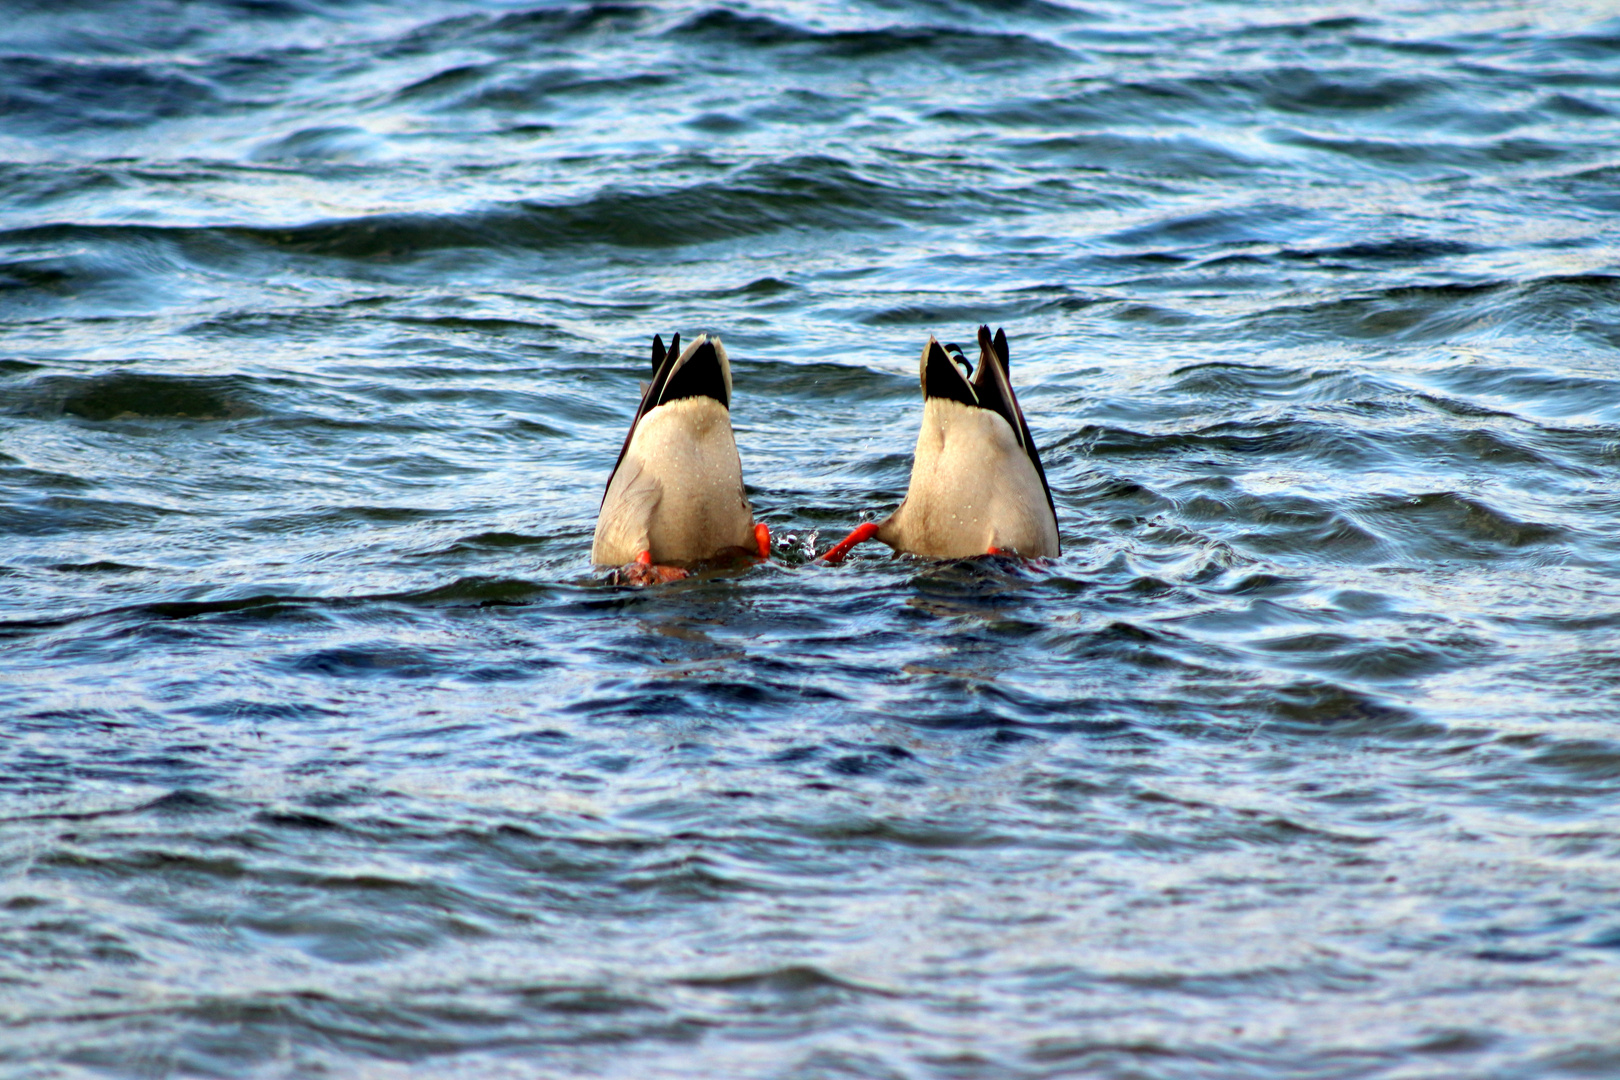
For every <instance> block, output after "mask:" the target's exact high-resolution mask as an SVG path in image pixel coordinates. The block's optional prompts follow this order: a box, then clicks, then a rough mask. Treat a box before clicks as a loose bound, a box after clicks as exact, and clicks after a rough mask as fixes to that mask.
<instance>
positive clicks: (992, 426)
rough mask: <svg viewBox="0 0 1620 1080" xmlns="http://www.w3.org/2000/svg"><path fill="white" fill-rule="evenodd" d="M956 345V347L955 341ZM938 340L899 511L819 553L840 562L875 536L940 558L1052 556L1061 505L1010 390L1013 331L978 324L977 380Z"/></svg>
mask: <svg viewBox="0 0 1620 1080" xmlns="http://www.w3.org/2000/svg"><path fill="white" fill-rule="evenodd" d="M953 348H954V346H953ZM956 353H957V358H956V359H953V358H952V356H951V354H950V353H948V352H947V351H946V348H945V347H944V346H942V345H940V343H939V342H938V341H936V340H935V339H934V338H933V337H932V336H930V337H929V338H928V344H927V345H925V346H924V347H923V351H922V364H921V377H922V392H923V415H922V431H921V432H919V433H918V435H917V451H916V454H915V455H914V456H913V458H912V462H911V485H910V487H909V488H908V489H907V490H906V497H905V500H904V501H903V502H901V503H900V508H899V509H897V510H896V511H895V512H894V513H893V514H890V515H889V516H888V518H886V519H885V520H883V521H881V522H868V523H867V524H864V525H861V526H860V527H859V528H857V529H856V530H855V531H854V532H852V533H850V534H849V535H848V536H847V537H845V538H844V539H843V540H842V541H841V542H839V543H838V544H837V545H836V546H834V547H833V548H832V550H830V551H828V552H827V554H825V555H823V556H822V557H821V561H823V562H827V563H838V562H841V561H842V560H843V558H844V556H845V555H846V554H848V553H849V550H850V548H852V547H854V546H855V545H856V544H859V543H861V542H862V541H864V540H868V539H871V538H872V537H876V538H877V539H879V540H881V541H882V542H883V543H885V544H888V545H889V546H890V547H891V548H893V549H894V550H895V551H897V552H909V553H911V554H913V555H922V556H926V557H928V558H934V559H962V558H969V557H971V556H975V555H1001V554H1007V555H1014V554H1016V555H1020V556H1023V557H1024V558H1030V559H1034V558H1050V557H1052V556H1055V555H1058V554H1060V553H1061V551H1062V546H1061V544H1060V543H1059V541H1058V531H1057V508H1056V507H1055V506H1054V505H1053V503H1052V490H1051V488H1049V487H1048V486H1047V484H1046V470H1045V469H1043V468H1042V467H1041V456H1040V454H1039V453H1038V452H1037V451H1036V449H1035V440H1034V439H1032V438H1031V437H1030V434H1029V425H1028V424H1026V423H1025V422H1024V413H1023V410H1021V409H1020V408H1019V407H1018V398H1017V397H1016V396H1015V395H1014V394H1013V389H1012V380H1011V375H1010V371H1011V366H1010V360H1011V358H1010V356H1009V354H1008V350H1007V335H1006V334H1005V333H1003V332H1002V331H1001V330H997V331H996V333H995V336H994V337H991V335H990V328H989V327H988V326H981V327H979V368H978V371H977V372H975V373H974V374H973V377H972V379H971V380H970V379H969V378H968V377H967V375H966V374H964V372H963V371H962V368H961V367H958V366H957V362H958V360H960V362H961V364H962V366H963V367H969V369H970V370H971V367H970V365H969V364H968V362H967V360H966V358H965V357H962V356H961V350H960V349H957V350H956Z"/></svg>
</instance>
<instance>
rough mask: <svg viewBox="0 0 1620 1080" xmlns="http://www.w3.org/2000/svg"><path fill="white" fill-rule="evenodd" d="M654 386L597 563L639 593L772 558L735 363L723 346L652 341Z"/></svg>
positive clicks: (603, 510)
mask: <svg viewBox="0 0 1620 1080" xmlns="http://www.w3.org/2000/svg"><path fill="white" fill-rule="evenodd" d="M652 367H653V377H652V381H651V382H650V383H648V384H646V386H645V387H644V388H643V390H642V394H641V403H640V405H639V406H637V408H636V417H635V420H634V421H632V422H631V425H630V431H629V433H628V434H626V435H625V437H624V445H623V446H622V447H621V448H620V449H619V459H618V461H616V462H615V463H614V465H613V472H612V473H611V474H610V475H609V476H608V482H607V488H606V490H605V491H603V493H602V503H601V507H600V509H599V511H598V513H597V518H596V533H595V536H594V538H593V539H592V541H591V562H593V563H594V564H596V565H597V566H613V567H617V568H618V569H617V570H616V571H615V578H616V579H617V580H618V581H620V582H623V583H629V584H658V583H663V582H669V581H676V580H679V579H681V578H684V577H686V576H687V575H688V573H689V572H690V570H689V568H690V567H691V566H692V564H694V563H697V562H701V561H704V560H707V559H714V558H719V557H732V556H736V555H740V554H742V555H749V556H753V555H757V556H758V557H759V558H761V559H765V558H768V557H769V556H770V529H769V527H767V526H766V525H764V524H763V523H761V524H756V523H755V522H754V512H753V508H752V507H751V506H750V505H749V503H748V494H747V492H746V491H745V490H744V489H743V479H742V459H741V457H740V456H739V455H738V453H737V440H736V436H735V435H734V434H733V432H732V429H731V363H730V361H729V360H728V359H727V357H726V349H725V346H724V345H723V344H722V343H721V341H720V338H719V337H711V336H709V335H707V334H699V335H698V336H697V338H696V339H694V340H693V341H692V343H691V344H690V345H688V346H687V347H686V348H685V350H682V349H681V336H680V334H678V333H677V334H675V335H674V336H673V338H672V340H671V343H670V346H669V348H668V349H665V348H664V342H663V338H662V336H660V335H656V334H655V335H654V336H653V340H652Z"/></svg>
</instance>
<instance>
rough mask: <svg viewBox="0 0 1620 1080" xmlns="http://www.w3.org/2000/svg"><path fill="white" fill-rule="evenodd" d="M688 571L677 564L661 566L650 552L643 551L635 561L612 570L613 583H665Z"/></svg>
mask: <svg viewBox="0 0 1620 1080" xmlns="http://www.w3.org/2000/svg"><path fill="white" fill-rule="evenodd" d="M688 574H689V572H688V571H686V570H682V569H681V568H680V567H678V566H661V565H659V564H657V563H655V562H653V561H652V552H650V551H643V552H642V553H641V554H640V555H637V556H636V561H635V562H633V563H626V564H625V565H624V566H621V567H619V568H618V569H617V570H615V571H613V584H615V585H667V584H669V583H670V582H671V581H679V580H681V579H682V578H684V577H687V576H688Z"/></svg>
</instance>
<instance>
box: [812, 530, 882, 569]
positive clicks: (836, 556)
mask: <svg viewBox="0 0 1620 1080" xmlns="http://www.w3.org/2000/svg"><path fill="white" fill-rule="evenodd" d="M877 531H878V525H877V522H875V521H868V522H867V523H866V524H864V525H857V526H856V527H855V531H854V532H852V533H850V534H849V535H848V536H846V537H844V538H843V539H842V540H840V541H838V543H836V544H834V545H833V546H832V547H831V548H829V549H828V550H827V554H825V555H823V556H821V558H819V559H817V560H816V562H818V563H825V564H827V565H828V566H837V565H838V564H839V563H841V562H843V561H844V556H845V555H848V554H849V549H850V548H852V547H854V546H855V545H856V544H859V543H861V542H862V541H865V540H870V539H872V537H873V536H875V535H876V534H877Z"/></svg>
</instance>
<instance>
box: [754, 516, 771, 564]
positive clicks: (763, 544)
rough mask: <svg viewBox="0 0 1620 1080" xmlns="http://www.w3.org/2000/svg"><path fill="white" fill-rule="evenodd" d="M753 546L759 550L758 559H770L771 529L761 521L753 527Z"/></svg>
mask: <svg viewBox="0 0 1620 1080" xmlns="http://www.w3.org/2000/svg"><path fill="white" fill-rule="evenodd" d="M754 544H755V546H757V547H758V548H759V557H760V558H762V559H768V558H770V557H771V527H770V526H769V525H767V524H765V523H764V522H763V521H762V522H760V523H759V524H758V525H755V526H754Z"/></svg>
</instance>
